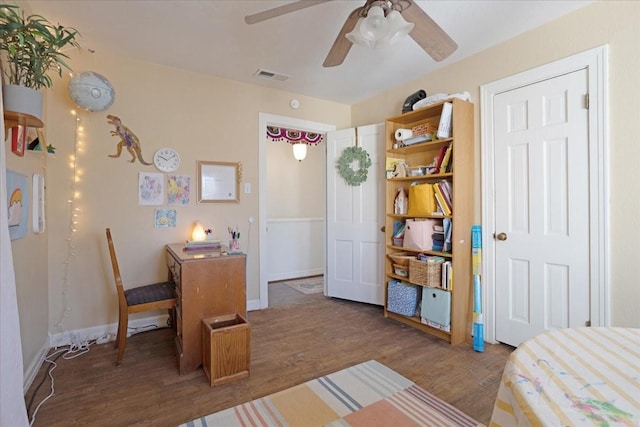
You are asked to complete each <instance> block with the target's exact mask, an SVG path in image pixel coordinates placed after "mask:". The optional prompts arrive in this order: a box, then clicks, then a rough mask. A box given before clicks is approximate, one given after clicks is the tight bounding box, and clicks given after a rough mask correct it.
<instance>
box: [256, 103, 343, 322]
mask: <svg viewBox="0 0 640 427" xmlns="http://www.w3.org/2000/svg"><path fill="white" fill-rule="evenodd" d="M267 126H278V127H285V128H293V129H298V130H305V131H309V132H317V133H326V132H328V131H331V130H335V128H336V127H335V125H331V124H326V123H319V122H313V121H308V120H301V119H296V118H292V117H286V116H278V115H274V114H267V113H260V114H259V124H258V132H259V148H258V168H259V171H258V176H259V202H258V210H259V214H258V218H259V236H260V245H259V246H260V259H259V266H260V267H259V268H260V274H259V276H260V300H259V307H255V306H254V307H252V308H250V307H249V306H248V307H247V308H248V309H258V308H259V309H263V308H267V307H268V306H269V292H268V289H269V288H268V284H269V274H268V272H269V265H268V262H269V258H268V256H267V255H268V246H267V243H268V235H267V231H268V230H267V219H268V218H267V217H268V215H267V199H268V190H267V168H268V167H269V166H268V162H267V143H268V141H267ZM309 150H323V152H325V151H326V144H322V145H319V146H317V147H312V148H310V149H309ZM323 158H326V157H324V156H323ZM291 160H294V159H293V155H292V156H291ZM302 164H304V161H302ZM318 180H320V181H321V182H322V183H323V187H324V184H325V182H326V177H325V176H324V174H321V175H320V176H318ZM325 215H326V213H324V212H323V219H324V217H325ZM321 237H322V241H325V236H324V233H323V235H322V236H321ZM325 263H326V260H325V259H324V255H323V265H325Z"/></svg>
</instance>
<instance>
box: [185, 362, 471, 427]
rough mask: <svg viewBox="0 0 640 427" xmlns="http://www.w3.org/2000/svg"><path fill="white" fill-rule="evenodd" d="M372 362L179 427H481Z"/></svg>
mask: <svg viewBox="0 0 640 427" xmlns="http://www.w3.org/2000/svg"><path fill="white" fill-rule="evenodd" d="M480 425H481V424H480V423H478V422H477V421H475V420H473V419H472V418H470V417H469V416H467V415H466V414H464V413H463V412H461V411H459V410H458V409H456V408H454V407H453V406H451V405H449V404H448V403H446V402H444V401H442V400H440V399H438V398H437V397H435V396H433V395H432V394H430V393H428V392H427V391H425V390H423V389H422V388H420V387H419V386H417V385H416V384H414V383H413V382H411V381H409V380H408V379H406V378H404V377H403V376H401V375H399V374H397V373H396V372H394V371H393V370H391V369H389V368H387V367H386V366H384V365H382V364H381V363H378V362H376V361H374V360H370V361H368V362H364V363H361V364H359V365H356V366H352V367H350V368H347V369H344V370H342V371H338V372H335V373H333V374H329V375H326V376H323V377H320V378H316V379H314V380H311V381H308V382H306V383H304V384H300V385H297V386H295V387H292V388H289V389H287V390H283V391H280V392H278V393H274V394H272V395H269V396H266V397H263V398H261V399H257V400H254V401H252V402H248V403H243V404H241V405H238V406H235V407H233V408H229V409H225V410H223V411H220V412H217V413H215V414H211V415H207V416H204V417H202V418H198V419H195V420H193V421H190V422H188V423H186V424H183V426H188V427H198V426H209V427H212V426H225V427H233V426H283V427H284V426H291V427H297V426H300V427H302V426H304V427H311V426H332V427H346V426H352V427H359V426H367V427H373V426H385V427H386V426H394V427H409V426H412V427H413V426H430V427H438V426H447V427H448V426H474V427H476V426H480Z"/></svg>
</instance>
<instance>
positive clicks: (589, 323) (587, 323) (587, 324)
mask: <svg viewBox="0 0 640 427" xmlns="http://www.w3.org/2000/svg"><path fill="white" fill-rule="evenodd" d="M584 326H586V327H587V328H589V327H591V320H587V321H586V322H584Z"/></svg>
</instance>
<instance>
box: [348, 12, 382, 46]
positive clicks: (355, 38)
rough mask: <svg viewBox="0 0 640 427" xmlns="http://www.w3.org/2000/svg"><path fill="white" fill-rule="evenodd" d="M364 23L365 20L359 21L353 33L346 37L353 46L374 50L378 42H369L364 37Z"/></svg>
mask: <svg viewBox="0 0 640 427" xmlns="http://www.w3.org/2000/svg"><path fill="white" fill-rule="evenodd" d="M363 22H364V18H360V19H358V22H357V23H356V26H355V28H354V29H353V31H351V32H350V33H347V35H346V36H345V37H346V38H347V39H348V40H349V41H350V42H351V43H353V44H357V45H359V46H364V47H370V48H373V47H375V44H376V41H375V40H369V39H366V38H364V37H362V32H361V30H360V28H361V27H362V23H363Z"/></svg>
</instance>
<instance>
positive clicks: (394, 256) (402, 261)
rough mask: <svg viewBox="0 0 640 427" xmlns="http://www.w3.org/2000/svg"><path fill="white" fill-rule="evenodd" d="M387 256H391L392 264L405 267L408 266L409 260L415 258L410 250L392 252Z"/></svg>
mask: <svg viewBox="0 0 640 427" xmlns="http://www.w3.org/2000/svg"><path fill="white" fill-rule="evenodd" d="M387 256H388V257H389V258H391V261H393V263H394V264H398V265H402V266H405V267H407V266H409V260H411V259H416V256H415V254H412V253H411V252H393V253H390V254H389V255H387Z"/></svg>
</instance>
